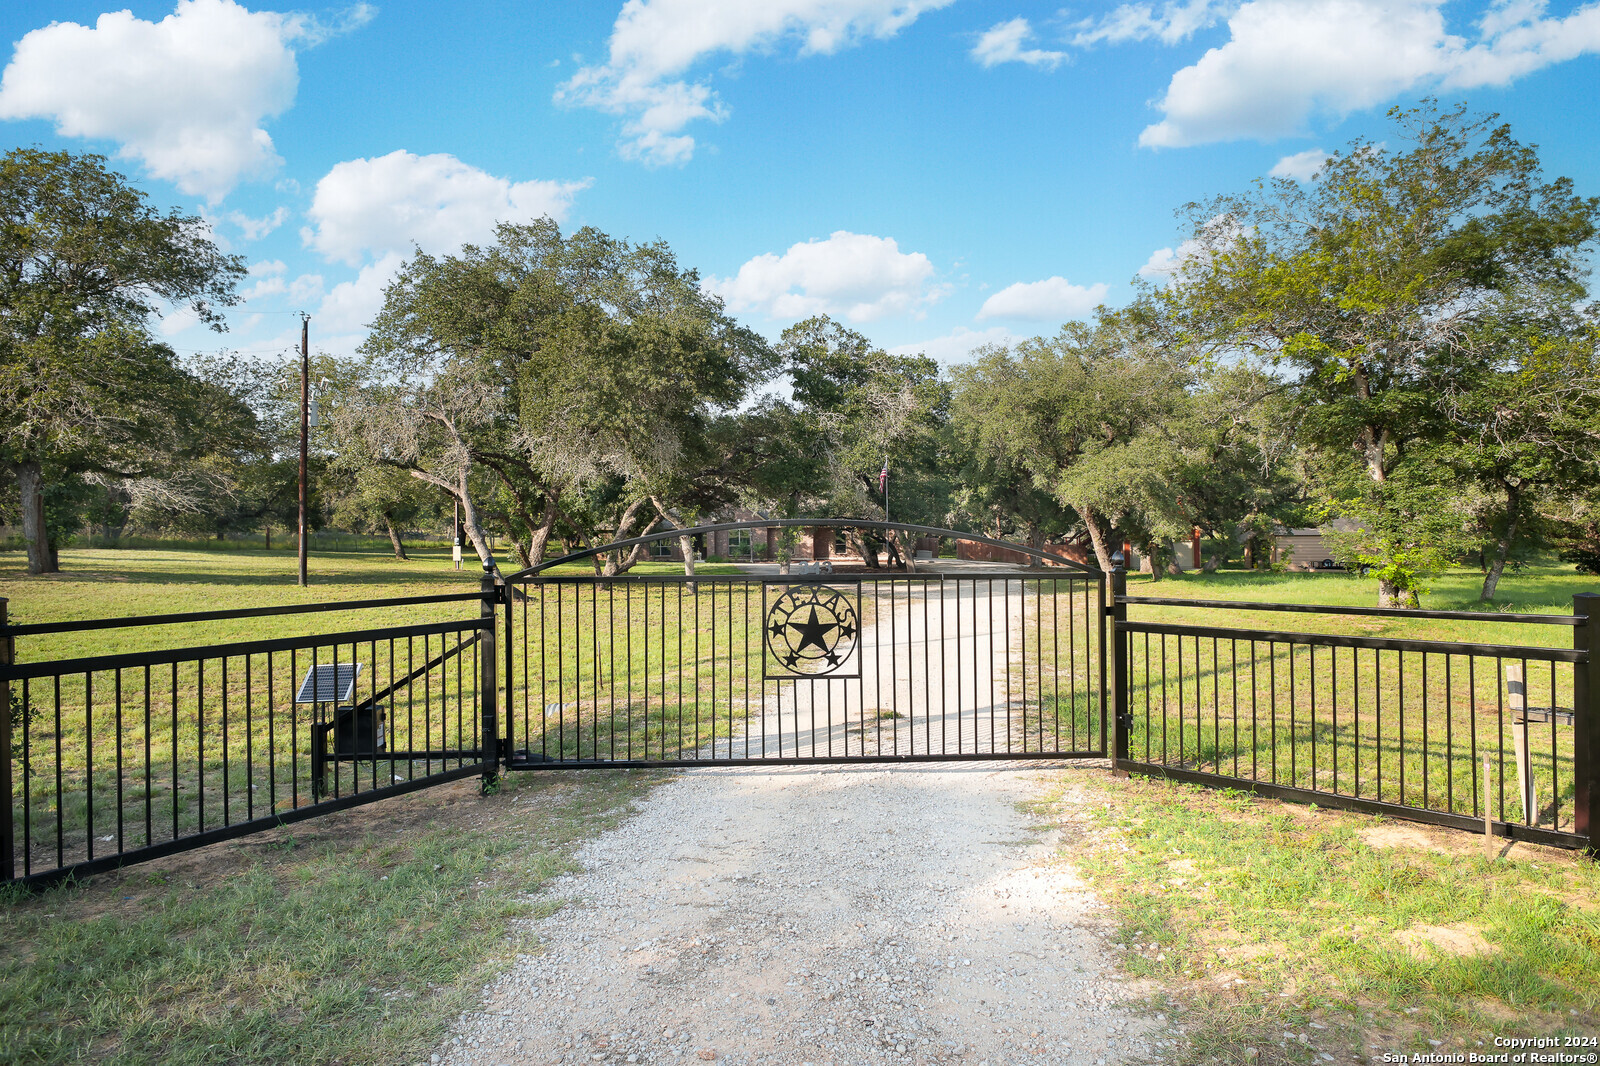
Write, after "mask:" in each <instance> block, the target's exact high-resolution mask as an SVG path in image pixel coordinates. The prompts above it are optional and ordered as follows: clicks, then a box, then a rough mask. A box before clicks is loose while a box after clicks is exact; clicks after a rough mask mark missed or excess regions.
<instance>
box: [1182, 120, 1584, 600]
mask: <svg viewBox="0 0 1600 1066" xmlns="http://www.w3.org/2000/svg"><path fill="white" fill-rule="evenodd" d="M1391 117H1392V118H1393V120H1394V122H1395V124H1396V127H1397V130H1396V134H1397V137H1396V140H1398V141H1402V142H1404V146H1403V147H1402V148H1400V149H1398V150H1396V149H1389V148H1386V147H1384V146H1382V145H1374V144H1372V143H1370V142H1366V141H1356V142H1354V143H1353V144H1352V145H1351V146H1350V147H1349V148H1348V149H1346V150H1345V151H1343V152H1340V153H1336V154H1335V155H1334V156H1333V157H1332V158H1331V159H1330V160H1329V162H1328V163H1327V164H1326V166H1325V167H1324V168H1323V169H1322V171H1321V172H1320V173H1319V174H1318V176H1317V178H1316V180H1315V181H1313V182H1311V183H1309V184H1308V185H1301V184H1299V183H1296V182H1293V181H1288V180H1277V181H1274V182H1272V183H1271V184H1269V185H1264V186H1258V188H1257V189H1256V191H1255V192H1253V193H1251V194H1248V195H1244V196H1232V197H1221V198H1218V199H1216V200H1213V201H1211V202H1209V203H1206V204H1191V205H1190V206H1189V209H1188V212H1189V216H1190V219H1191V222H1192V224H1193V238H1192V239H1193V241H1194V244H1193V245H1191V247H1192V248H1193V249H1194V253H1193V254H1191V255H1190V256H1188V257H1187V258H1186V259H1185V261H1184V263H1183V264H1182V266H1181V267H1180V268H1179V270H1178V271H1177V272H1176V274H1175V275H1174V276H1173V277H1172V279H1171V280H1170V281H1169V282H1168V284H1167V285H1166V287H1165V289H1164V290H1162V291H1161V292H1160V293H1159V294H1156V299H1157V300H1158V302H1159V303H1160V304H1161V305H1162V306H1163V308H1164V309H1165V311H1166V312H1167V313H1168V314H1170V315H1171V316H1172V317H1173V319H1174V321H1175V322H1176V323H1178V330H1177V333H1178V335H1179V336H1180V338H1181V339H1182V341H1183V342H1184V343H1185V344H1187V345H1189V346H1191V347H1192V348H1193V349H1195V350H1196V351H1200V352H1205V353H1207V354H1208V355H1209V356H1210V357H1211V358H1214V359H1222V358H1224V357H1225V356H1227V357H1237V355H1238V354H1240V353H1243V354H1245V355H1248V356H1253V357H1256V358H1259V359H1260V360H1262V361H1264V362H1266V363H1269V364H1271V365H1272V366H1274V367H1275V368H1276V373H1277V374H1279V375H1280V376H1282V377H1285V378H1288V379H1289V380H1292V382H1293V385H1294V398H1295V401H1296V407H1297V411H1296V421H1297V423H1298V425H1297V432H1298V435H1299V437H1300V439H1301V440H1302V441H1303V442H1304V443H1305V444H1306V445H1309V446H1310V447H1311V448H1313V449H1315V450H1316V451H1318V452H1319V453H1321V457H1322V465H1323V468H1324V473H1325V474H1329V475H1330V476H1329V484H1328V486H1325V488H1324V492H1325V493H1326V498H1329V499H1337V500H1338V501H1339V505H1340V506H1339V508H1338V511H1339V513H1342V514H1343V515H1344V516H1345V517H1348V518H1351V519H1353V520H1355V521H1356V522H1358V523H1360V524H1362V525H1364V526H1365V527H1366V528H1368V529H1369V530H1372V531H1373V533H1374V536H1373V538H1372V539H1371V540H1370V542H1369V544H1368V547H1367V549H1365V553H1366V555H1368V556H1370V557H1371V558H1372V559H1373V560H1374V561H1375V562H1376V563H1377V564H1378V565H1377V567H1376V570H1377V573H1378V574H1379V581H1380V594H1381V595H1382V596H1384V597H1389V596H1395V595H1401V594H1406V595H1409V593H1410V592H1411V591H1413V589H1414V585H1408V584H1407V582H1411V581H1414V580H1420V579H1421V577H1422V576H1423V575H1425V573H1426V572H1427V571H1428V570H1429V569H1431V568H1435V567H1436V566H1437V565H1438V563H1439V562H1440V561H1442V560H1445V559H1447V558H1449V557H1450V555H1451V554H1452V552H1453V551H1454V550H1456V548H1457V546H1458V545H1457V544H1456V541H1457V540H1458V539H1459V538H1457V537H1455V536H1454V535H1451V534H1449V533H1448V530H1447V525H1448V523H1431V524H1430V525H1429V529H1430V530H1431V533H1430V536H1431V537H1432V539H1430V540H1428V542H1427V543H1421V542H1420V541H1418V540H1417V536H1411V535H1408V536H1399V535H1394V534H1391V533H1386V532H1383V531H1384V530H1398V529H1399V527H1400V526H1401V525H1403V524H1404V523H1405V521H1406V519H1407V517H1408V516H1410V517H1414V516H1416V515H1420V514H1424V513H1425V512H1423V511H1421V510H1415V509H1411V510H1408V507H1409V504H1408V503H1407V501H1410V500H1414V498H1415V496H1416V493H1417V492H1418V491H1420V490H1418V489H1416V488H1414V487H1407V488H1404V489H1402V490H1400V491H1399V492H1394V491H1387V490H1385V491H1377V492H1359V493H1356V492H1348V491H1344V492H1341V491H1340V488H1341V487H1342V486H1344V485H1346V484H1347V482H1348V481H1349V476H1350V475H1349V472H1348V471H1339V470H1336V469H1334V468H1336V467H1339V466H1345V467H1348V468H1349V470H1350V471H1354V472H1355V473H1356V474H1358V475H1359V476H1362V477H1365V478H1366V479H1367V480H1369V481H1370V482H1372V483H1373V484H1375V485H1380V486H1381V485H1383V484H1384V483H1386V482H1387V481H1389V480H1391V479H1394V478H1396V477H1400V478H1402V479H1403V478H1405V477H1406V468H1407V467H1408V466H1410V465H1430V466H1431V468H1430V469H1429V471H1428V472H1427V473H1428V476H1429V477H1432V478H1434V479H1435V484H1436V485H1438V486H1440V487H1441V488H1442V487H1443V486H1444V485H1445V484H1446V482H1447V481H1448V480H1452V479H1449V478H1448V475H1449V473H1450V471H1449V470H1448V469H1447V467H1446V466H1445V465H1443V464H1440V463H1438V462H1436V461H1433V460H1429V459H1428V458H1427V454H1428V446H1429V445H1445V444H1447V445H1449V446H1451V447H1454V448H1456V449H1458V450H1460V449H1462V448H1463V447H1464V446H1465V445H1466V443H1467V442H1468V441H1469V440H1470V439H1472V438H1473V437H1474V436H1476V437H1477V438H1478V440H1479V442H1480V446H1479V447H1478V454H1477V455H1476V456H1475V457H1474V456H1470V455H1469V456H1468V457H1467V459H1466V461H1465V462H1463V464H1462V465H1461V468H1460V469H1459V470H1458V471H1457V473H1458V474H1459V475H1460V476H1468V477H1479V478H1487V477H1501V478H1502V479H1503V478H1506V477H1509V478H1512V479H1514V480H1515V481H1516V482H1517V484H1518V485H1520V484H1521V480H1522V479H1523V478H1524V477H1528V476H1533V475H1532V474H1531V472H1530V471H1528V470H1527V469H1526V467H1527V465H1528V463H1529V462H1536V461H1537V458H1538V454H1539V450H1538V448H1536V447H1535V448H1533V449H1532V450H1531V451H1530V450H1529V449H1527V448H1523V447H1521V446H1520V445H1521V444H1522V443H1523V442H1531V441H1535V440H1536V439H1537V433H1532V432H1531V431H1534V430H1539V431H1540V432H1542V429H1540V427H1541V420H1540V419H1539V418H1537V417H1533V418H1530V417H1528V412H1531V410H1534V409H1537V405H1534V406H1533V407H1532V408H1528V407H1525V406H1519V405H1513V408H1512V414H1511V415H1509V416H1506V417H1502V416H1501V415H1500V414H1499V413H1497V412H1499V411H1500V410H1501V408H1497V407H1496V404H1495V403H1494V401H1493V399H1492V397H1494V396H1497V395H1498V396H1499V397H1500V398H1502V399H1503V398H1504V397H1505V394H1506V387H1507V386H1509V387H1510V388H1511V389H1512V391H1513V392H1516V391H1521V390H1522V389H1523V388H1524V387H1525V386H1526V384H1527V382H1526V381H1525V380H1524V379H1522V378H1519V377H1518V374H1519V373H1521V371H1522V369H1524V368H1527V367H1529V366H1533V365H1536V364H1537V363H1538V362H1539V360H1541V359H1545V358H1547V357H1548V356H1549V354H1550V349H1551V346H1550V345H1549V344H1548V343H1547V341H1548V340H1549V338H1551V337H1555V336H1561V335H1563V334H1565V335H1572V333H1573V329H1572V327H1571V326H1570V325H1569V321H1570V320H1572V319H1573V318H1574V316H1575V315H1576V314H1577V313H1578V312H1577V309H1578V308H1579V306H1580V302H1581V301H1582V300H1584V299H1585V298H1586V296H1585V288H1584V280H1583V279H1584V275H1585V271H1586V262H1585V257H1586V253H1587V251H1588V250H1589V248H1590V246H1591V245H1592V243H1593V239H1594V236H1595V233H1596V226H1597V220H1600V200H1597V199H1592V198H1583V197H1580V196H1578V195H1577V194H1576V193H1575V192H1574V191H1573V186H1572V183H1571V181H1569V180H1568V179H1565V178H1561V179H1557V180H1554V181H1546V180H1545V179H1544V178H1543V176H1542V174H1541V172H1540V167H1539V159H1538V155H1537V153H1536V152H1535V150H1534V149H1532V148H1529V147H1526V146H1524V145H1521V144H1519V143H1518V142H1517V141H1515V140H1514V139H1513V138H1512V137H1511V134H1510V130H1509V128H1508V127H1506V126H1504V125H1499V126H1496V125H1494V123H1493V118H1492V117H1490V118H1469V117H1468V116H1466V115H1465V113H1464V111H1463V110H1462V109H1460V108H1457V109H1455V110H1451V111H1445V112H1441V111H1439V110H1438V109H1437V108H1436V107H1435V106H1434V104H1433V103H1432V102H1431V101H1429V102H1426V103H1424V104H1423V105H1422V106H1420V107H1418V108H1415V109H1411V110H1401V109H1398V108H1397V109H1395V110H1394V111H1392V112H1391ZM1594 380H1595V379H1594V377H1593V375H1592V373H1591V374H1589V375H1588V377H1587V381H1588V382H1589V383H1590V384H1591V385H1592V383H1593V382H1594ZM1502 406H1503V405H1502ZM1507 442H1510V443H1509V445H1508V443H1507ZM1469 450H1470V449H1469ZM1497 464H1498V465H1497ZM1441 478H1443V479H1445V480H1439V479H1441ZM1411 481H1412V485H1413V486H1415V485H1416V484H1417V482H1418V481H1419V479H1418V478H1412V479H1411ZM1395 508H1398V510H1396V509H1395ZM1434 534H1436V536H1434ZM1418 535H1421V534H1420V533H1419V534H1418ZM1406 595H1402V596H1401V598H1406Z"/></svg>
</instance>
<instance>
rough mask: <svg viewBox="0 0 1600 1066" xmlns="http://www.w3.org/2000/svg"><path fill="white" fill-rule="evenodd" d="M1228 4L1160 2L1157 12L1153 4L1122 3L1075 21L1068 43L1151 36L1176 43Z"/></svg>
mask: <svg viewBox="0 0 1600 1066" xmlns="http://www.w3.org/2000/svg"><path fill="white" fill-rule="evenodd" d="M1232 6H1233V5H1232V4H1231V3H1227V2H1218V0H1187V2H1183V0H1179V2H1169V3H1165V4H1162V5H1161V10H1160V11H1159V12H1158V11H1157V10H1156V9H1155V5H1153V4H1123V5H1121V6H1120V7H1118V8H1116V9H1115V10H1113V11H1111V12H1109V13H1108V14H1105V15H1102V16H1101V17H1100V18H1098V19H1085V20H1083V21H1082V22H1080V23H1078V32H1077V34H1076V35H1075V36H1074V37H1073V38H1072V43H1073V44H1075V45H1077V46H1078V47H1079V48H1087V47H1089V46H1091V45H1095V44H1099V43H1100V42H1102V41H1106V42H1109V43H1111V44H1120V43H1121V42H1123V41H1146V40H1150V39H1152V38H1154V39H1155V40H1158V41H1160V42H1161V43H1162V44H1177V43H1178V42H1179V41H1181V40H1183V39H1184V38H1186V37H1189V36H1190V35H1191V34H1193V33H1195V32H1196V31H1197V30H1202V29H1205V28H1206V27H1208V26H1211V25H1213V24H1215V23H1216V21H1217V19H1218V18H1220V17H1221V16H1222V14H1223V13H1224V11H1226V10H1227V9H1228V8H1230V7H1232Z"/></svg>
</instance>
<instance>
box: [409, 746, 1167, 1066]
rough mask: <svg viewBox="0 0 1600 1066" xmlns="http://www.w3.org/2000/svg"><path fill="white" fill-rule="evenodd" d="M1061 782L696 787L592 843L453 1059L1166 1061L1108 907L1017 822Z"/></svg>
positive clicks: (797, 781) (960, 775) (686, 783)
mask: <svg viewBox="0 0 1600 1066" xmlns="http://www.w3.org/2000/svg"><path fill="white" fill-rule="evenodd" d="M1061 772H1062V771H1057V770H1044V769H1024V770H1018V769H1008V768H1003V767H1001V766H1000V765H999V764H989V763H967V764H960V765H944V766H922V767H908V766H895V767H892V768H888V769H885V768H881V767H876V766H871V765H859V766H848V767H830V768H828V769H826V770H821V771H817V770H812V769H809V768H805V769H780V768H774V769H766V768H758V769H745V768H723V769H708V770H698V771H694V772H691V773H686V774H684V775H683V776H682V777H680V778H678V779H677V780H675V781H673V782H671V783H668V784H666V785H664V786H662V787H661V788H658V789H656V790H655V791H654V792H653V793H652V794H651V795H650V797H649V799H648V800H647V801H646V802H645V804H644V805H643V807H642V809H641V811H640V812H639V813H638V814H637V815H636V816H634V817H633V818H631V819H630V820H629V821H628V822H626V823H625V824H624V825H622V826H620V827H619V828H617V829H616V830H614V831H612V832H609V833H607V834H605V835H604V836H602V837H600V838H598V839H596V840H595V841H593V842H591V843H590V844H588V845H586V846H585V847H584V848H583V850H582V851H581V852H580V854H579V859H580V861H581V862H582V864H583V866H584V870H585V872H583V873H582V874H579V875H575V876H571V877H566V878H562V879H559V880H558V881H556V882H554V883H553V884H552V886H551V888H550V891H551V893H552V894H553V895H554V896H556V897H561V898H565V899H569V900H571V903H570V905H568V906H566V907H564V908H563V909H561V910H559V911H557V912H556V913H555V914H554V915H552V916H550V917H548V918H545V919H542V920H539V921H537V922H536V923H535V931H536V932H537V934H538V936H539V937H540V938H541V940H542V941H543V948H542V950H541V951H540V953H538V954H536V955H531V956H524V957H521V958H519V959H518V960H517V962H516V963H515V965H514V967H513V969H512V970H511V972H510V973H508V974H507V975H506V976H505V977H504V978H502V979H501V980H500V981H498V982H497V983H495V984H494V985H492V986H490V987H489V988H487V989H485V991H484V999H483V1003H482V1004H481V1008H480V1010H478V1011H475V1012H472V1013H470V1014H467V1015H464V1016H463V1017H462V1018H460V1019H459V1020H458V1022H457V1024H456V1027H455V1032H454V1035H453V1036H452V1037H451V1039H450V1040H449V1041H448V1042H447V1043H446V1044H445V1045H444V1046H443V1047H442V1048H440V1049H439V1052H438V1054H436V1055H435V1056H433V1061H434V1062H446V1063H452V1064H462V1066H465V1064H469V1063H470V1064H498V1063H579V1062H586V1063H602V1062H607V1063H623V1062H627V1063H676V1062H696V1063H698V1062H700V1061H723V1062H728V1063H795V1064H801V1063H815V1064H817V1066H822V1064H824V1063H828V1064H846V1063H964V1064H966V1063H970V1064H979V1066H981V1064H988V1066H1002V1064H1012V1063H1082V1064H1091V1066H1093V1064H1101V1063H1105V1064H1110V1063H1118V1062H1147V1061H1150V1060H1151V1059H1152V1058H1153V1057H1154V1054H1153V1050H1152V1048H1151V1047H1150V1041H1151V1040H1152V1039H1153V1038H1154V1037H1155V1036H1156V1033H1155V1032H1154V1028H1155V1027H1154V1024H1153V1023H1152V1022H1151V1021H1149V1020H1147V1019H1145V1018H1143V1017H1138V1016H1135V1015H1134V1014H1133V1013H1131V1010H1130V1008H1129V1007H1128V1006H1127V1004H1128V1003H1129V1001H1130V1000H1131V999H1132V998H1134V996H1135V995H1136V990H1134V989H1132V988H1130V987H1128V985H1127V984H1126V983H1124V982H1123V981H1121V980H1120V979H1119V978H1118V977H1117V976H1116V975H1115V974H1114V966H1113V963H1112V962H1111V959H1110V953H1109V952H1108V951H1107V950H1106V947H1105V942H1104V939H1103V938H1104V937H1105V936H1106V935H1107V932H1108V930H1109V924H1108V919H1107V916H1106V915H1105V912H1104V911H1103V910H1102V908H1101V905H1100V904H1098V903H1097V902H1096V901H1095V900H1094V898H1093V897H1092V896H1091V895H1090V894H1089V893H1088V892H1087V891H1086V890H1085V888H1084V886H1083V884H1082V883H1081V882H1080V881H1079V880H1078V879H1077V878H1076V877H1075V876H1074V875H1073V872H1072V871H1071V869H1070V868H1067V867H1065V866H1064V865H1061V864H1059V863H1056V862H1054V861H1052V855H1053V852H1054V847H1053V844H1054V838H1053V836H1052V834H1050V833H1048V832H1043V831H1040V830H1039V829H1038V828H1037V827H1035V826H1034V825H1032V824H1031V822H1030V820H1029V819H1028V818H1027V817H1026V816H1025V815H1023V814H1022V813H1020V812H1019V811H1018V809H1017V804H1018V802H1019V801H1023V800H1026V799H1029V798H1031V797H1033V796H1035V795H1037V794H1038V793H1039V791H1040V790H1041V788H1042V787H1043V786H1044V784H1045V783H1046V780H1047V779H1050V778H1053V776H1054V775H1057V774H1059V773H1061ZM1076 772H1090V773H1093V772H1098V771H1095V770H1090V769H1089V768H1087V767H1086V768H1084V769H1083V770H1082V771H1076Z"/></svg>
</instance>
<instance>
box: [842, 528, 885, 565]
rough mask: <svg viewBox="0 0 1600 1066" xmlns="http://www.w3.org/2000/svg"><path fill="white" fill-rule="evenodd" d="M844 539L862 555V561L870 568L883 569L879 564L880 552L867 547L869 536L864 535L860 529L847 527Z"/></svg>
mask: <svg viewBox="0 0 1600 1066" xmlns="http://www.w3.org/2000/svg"><path fill="white" fill-rule="evenodd" d="M844 539H845V542H846V543H847V544H849V545H850V547H852V548H854V549H855V550H856V553H857V554H858V555H860V556H861V562H862V563H863V564H864V565H865V566H866V568H867V569H868V570H878V569H881V568H880V567H879V566H878V553H877V552H875V551H872V550H871V549H869V548H868V547H867V538H865V537H863V536H862V535H861V533H860V531H859V530H855V529H846V530H845V531H844Z"/></svg>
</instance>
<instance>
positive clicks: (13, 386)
mask: <svg viewBox="0 0 1600 1066" xmlns="http://www.w3.org/2000/svg"><path fill="white" fill-rule="evenodd" d="M206 233H207V229H206V227H205V226H204V224H203V222H202V220H200V219H198V218H194V217H191V216H185V215H181V214H178V213H176V212H172V213H168V214H161V213H159V212H157V211H156V210H155V209H153V208H152V207H150V205H149V204H148V203H147V202H146V197H145V195H144V193H143V192H141V191H140V190H138V189H136V188H134V187H132V186H130V185H128V184H127V182H126V181H125V179H124V178H123V177H122V176H121V175H120V174H117V173H114V172H113V171H110V170H108V169H107V168H106V165H105V160H104V158H102V157H100V156H96V155H72V154H70V153H66V152H44V151H41V150H38V149H28V148H18V149H14V150H12V151H11V152H9V153H7V154H6V155H5V156H4V157H0V468H3V469H5V470H6V472H7V473H8V474H11V475H12V476H14V477H16V478H17V479H18V482H19V484H20V486H21V489H22V499H21V501H20V506H21V509H22V517H23V519H24V526H25V528H28V529H29V530H30V534H29V535H30V537H31V538H32V543H31V545H30V562H31V565H32V568H33V569H34V571H35V572H39V571H41V570H51V569H54V559H53V555H52V553H51V552H50V550H49V548H48V544H47V543H46V541H47V540H48V537H49V532H48V529H49V516H48V515H47V514H46V513H45V510H44V504H43V501H42V499H41V496H40V492H41V489H40V485H41V480H42V479H41V472H42V469H43V467H44V466H45V465H48V466H49V467H50V468H51V469H52V470H53V471H55V472H57V473H58V475H61V476H68V477H71V476H74V475H79V474H85V473H90V472H96V471H98V472H102V473H107V474H114V475H118V476H148V475H150V474H152V473H156V472H159V471H160V470H161V469H162V468H163V467H164V466H165V465H166V464H168V463H169V462H170V461H171V460H172V458H173V457H181V456H184V455H194V454H198V453H200V452H201V451H204V450H205V449H206V448H207V447H209V443H210V439H211V438H212V437H213V436H214V435H215V434H216V433H218V432H225V431H226V428H227V427H224V426H219V425H218V424H217V422H216V420H215V418H214V415H215V413H216V410H215V407H216V405H214V404H212V403H211V402H210V401H211V400H212V399H213V398H214V394H213V393H212V391H211V390H210V389H209V388H208V387H207V386H206V385H205V384H204V383H203V382H201V381H200V380H199V379H197V378H196V377H195V376H194V375H192V374H190V373H188V372H187V371H185V370H184V368H182V367H181V366H180V365H179V364H178V362H177V360H176V358H175V356H174V354H173V352H172V350H171V349H170V348H168V347H167V346H166V345H164V344H161V343H159V342H158V341H157V340H155V339H154V337H153V336H152V335H151V333H150V331H149V328H148V321H149V318H150V316H151V315H152V314H155V313H157V312H158V310H159V309H160V308H161V307H163V306H165V305H168V304H186V305H187V306H188V307H189V309H190V310H191V311H193V313H194V314H195V315H196V316H197V317H198V318H199V319H200V321H202V322H204V323H206V324H208V325H211V326H213V327H215V328H219V329H220V328H221V324H222V323H221V318H220V317H219V314H218V312H217V307H218V306H219V305H223V304H228V303H232V302H233V301H234V299H235V296H234V287H235V285H236V284H237V282H238V280H239V279H240V278H241V277H243V276H244V273H245V269H244V264H243V262H242V260H240V259H238V258H237V257H232V256H226V255H224V254H223V253H222V252H220V251H219V250H218V249H217V248H216V246H215V245H214V244H212V243H211V241H210V240H209V239H208V238H207V237H206V236H205V234H206ZM35 526H39V527H43V528H38V529H34V527H35Z"/></svg>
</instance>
